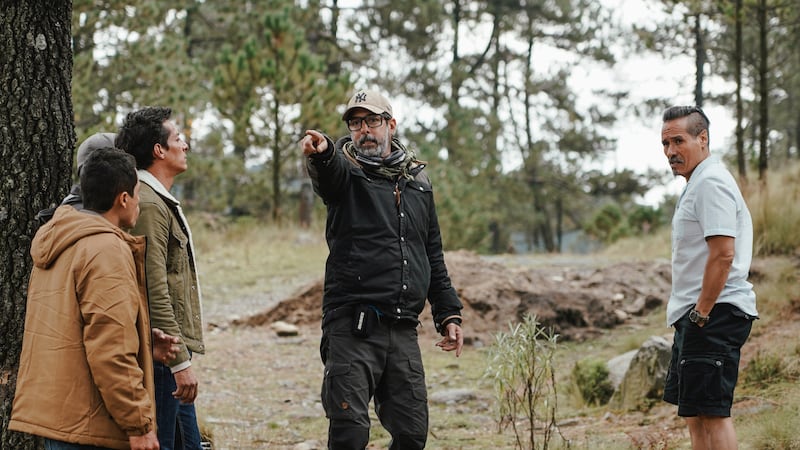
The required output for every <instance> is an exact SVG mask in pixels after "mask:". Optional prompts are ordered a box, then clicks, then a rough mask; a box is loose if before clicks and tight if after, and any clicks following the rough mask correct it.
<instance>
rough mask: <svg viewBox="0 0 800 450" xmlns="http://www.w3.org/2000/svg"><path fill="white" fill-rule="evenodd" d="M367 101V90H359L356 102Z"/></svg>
mask: <svg viewBox="0 0 800 450" xmlns="http://www.w3.org/2000/svg"><path fill="white" fill-rule="evenodd" d="M365 101H367V93H366V92H359V93H358V94H356V101H355V103H361V102H365Z"/></svg>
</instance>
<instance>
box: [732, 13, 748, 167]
mask: <svg viewBox="0 0 800 450" xmlns="http://www.w3.org/2000/svg"><path fill="white" fill-rule="evenodd" d="M735 15H736V17H735V19H734V20H735V22H736V50H735V54H734V57H733V59H734V61H735V67H734V72H735V74H736V166H737V167H738V169H739V180H740V182H742V183H744V182H745V181H746V180H747V163H746V161H745V157H744V130H743V129H742V116H743V115H744V107H743V106H742V59H743V58H744V56H743V54H744V45H743V43H742V0H736V12H735Z"/></svg>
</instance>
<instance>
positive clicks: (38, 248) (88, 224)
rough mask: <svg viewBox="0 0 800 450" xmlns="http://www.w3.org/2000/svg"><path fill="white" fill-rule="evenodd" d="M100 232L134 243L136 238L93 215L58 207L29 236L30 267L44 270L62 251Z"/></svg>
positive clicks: (65, 206) (70, 208)
mask: <svg viewBox="0 0 800 450" xmlns="http://www.w3.org/2000/svg"><path fill="white" fill-rule="evenodd" d="M100 233H114V234H116V235H118V236H119V237H120V238H121V239H123V240H124V241H126V242H129V243H131V242H136V238H134V237H133V236H131V235H129V234H128V233H125V232H124V231H122V230H121V229H120V228H118V227H116V226H114V225H113V224H112V223H111V222H109V221H108V220H106V219H105V218H104V217H103V216H101V215H99V214H97V213H95V212H92V211H85V210H84V211H78V210H76V209H75V208H73V207H72V206H69V205H64V206H59V207H58V209H56V212H55V214H54V215H53V218H52V219H51V220H49V221H48V222H47V223H45V224H44V225H42V226H41V228H39V230H38V231H37V232H36V235H35V236H34V237H33V242H32V243H31V257H32V258H33V264H34V265H35V266H36V267H38V268H40V269H47V268H48V267H49V266H50V265H51V264H52V263H53V262H54V261H55V260H56V259H58V257H59V256H60V255H61V253H63V252H64V250H66V249H68V248H69V247H71V246H72V245H74V244H75V243H76V242H78V241H79V240H81V239H83V238H85V237H87V236H91V235H95V234H100Z"/></svg>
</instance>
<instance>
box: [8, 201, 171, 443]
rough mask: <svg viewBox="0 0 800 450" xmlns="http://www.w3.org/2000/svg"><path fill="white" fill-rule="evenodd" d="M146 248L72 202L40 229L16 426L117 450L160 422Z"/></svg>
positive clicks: (30, 288)
mask: <svg viewBox="0 0 800 450" xmlns="http://www.w3.org/2000/svg"><path fill="white" fill-rule="evenodd" d="M144 249H145V243H144V238H141V237H133V236H131V235H130V234H128V233H125V232H124V231H122V230H120V229H119V228H117V227H115V226H114V225H112V224H111V223H110V222H108V221H107V220H106V219H105V218H103V217H101V216H100V215H98V214H94V213H90V212H79V211H76V210H75V209H74V208H72V207H71V206H61V207H59V208H58V209H57V210H56V213H55V215H54V216H53V219H52V220H50V221H49V222H47V223H46V224H44V225H43V226H42V227H41V228H40V229H39V231H38V232H37V233H36V236H35V237H34V239H33V242H32V245H31V256H32V257H33V263H34V268H33V271H32V272H31V278H30V284H29V286H28V303H27V312H26V316H25V333H24V336H23V341H22V354H21V357H20V366H19V373H18V378H17V390H16V395H15V398H14V404H13V409H12V413H11V422H10V423H9V429H11V430H16V431H22V432H25V433H30V434H35V435H38V436H43V437H47V438H50V439H55V440H59V441H64V442H72V443H80V444H86V445H95V446H101V447H109V448H119V449H124V448H129V447H130V445H129V440H128V436H139V435H143V434H146V433H147V432H149V431H150V430H153V429H155V406H154V405H155V398H154V396H155V390H154V387H153V359H152V358H153V357H152V349H151V346H150V345H151V344H150V340H151V337H150V336H151V334H150V333H151V331H150V323H149V317H148V307H147V297H146V294H145V285H144V276H145V274H144Z"/></svg>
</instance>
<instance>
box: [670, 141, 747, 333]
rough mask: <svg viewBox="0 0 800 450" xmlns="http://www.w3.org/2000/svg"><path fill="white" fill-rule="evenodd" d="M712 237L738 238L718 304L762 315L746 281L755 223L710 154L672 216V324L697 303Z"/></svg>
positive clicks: (729, 178)
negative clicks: (729, 305) (757, 309)
mask: <svg viewBox="0 0 800 450" xmlns="http://www.w3.org/2000/svg"><path fill="white" fill-rule="evenodd" d="M711 236H730V237H732V238H734V257H733V265H732V266H731V270H730V273H729V274H728V281H727V282H726V283H725V287H724V288H723V289H722V292H721V293H720V294H719V297H718V298H717V303H730V304H732V305H734V306H736V307H738V308H739V309H741V310H742V311H743V312H744V313H745V314H748V315H751V316H754V317H755V316H758V312H757V311H756V294H755V292H753V285H752V284H750V283H749V282H748V281H747V274H748V272H749V271H750V262H751V260H752V257H753V221H752V219H751V217H750V211H749V210H748V209H747V205H746V204H745V202H744V198H743V197H742V193H741V192H740V191H739V186H737V184H736V181H735V180H734V179H733V176H732V175H731V174H730V172H729V171H728V170H727V169H726V168H725V166H724V165H723V164H722V163H721V162H720V161H719V159H718V158H716V157H709V158H706V159H705V160H703V161H702V162H701V163H700V164H698V165H697V167H696V168H695V169H694V171H693V172H692V175H691V177H690V179H689V182H688V183H687V184H686V187H684V189H683V193H682V194H681V197H680V199H679V200H678V204H677V206H676V208H675V215H674V216H673V218H672V292H671V294H670V296H669V302H668V303H667V325H668V326H671V325H672V324H674V323H675V322H677V321H678V320H679V319H680V318H681V317H682V316H683V315H684V314H686V312H687V311H688V310H689V309H691V308H692V307H693V306H694V305H695V304H696V303H697V299H698V297H699V296H700V289H701V288H702V285H703V273H704V271H705V266H706V261H707V260H708V245H707V244H706V238H709V237H711ZM712 315H713V312H712Z"/></svg>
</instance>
